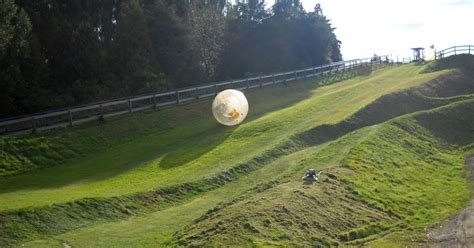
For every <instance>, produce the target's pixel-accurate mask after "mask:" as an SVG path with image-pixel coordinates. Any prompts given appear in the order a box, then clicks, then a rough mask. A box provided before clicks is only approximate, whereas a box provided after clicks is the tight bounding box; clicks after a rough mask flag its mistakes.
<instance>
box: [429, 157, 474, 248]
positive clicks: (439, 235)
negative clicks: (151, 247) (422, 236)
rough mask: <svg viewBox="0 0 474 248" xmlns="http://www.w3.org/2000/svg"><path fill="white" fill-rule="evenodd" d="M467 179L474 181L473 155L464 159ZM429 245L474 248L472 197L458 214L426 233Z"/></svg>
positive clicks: (473, 201) (473, 200) (473, 204)
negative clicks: (468, 203)
mask: <svg viewBox="0 0 474 248" xmlns="http://www.w3.org/2000/svg"><path fill="white" fill-rule="evenodd" d="M466 167H467V169H468V173H469V179H470V180H471V181H472V182H473V183H474V155H471V156H470V157H469V158H467V159H466ZM427 236H428V240H429V243H430V245H431V247H469V248H471V247H472V248H474V199H471V203H470V205H469V206H468V207H467V208H465V209H464V210H463V211H462V212H461V213H460V214H459V215H457V216H454V217H452V218H450V219H449V220H447V221H445V222H444V223H442V224H441V225H440V226H439V227H437V228H435V229H432V230H429V231H428V233H427Z"/></svg>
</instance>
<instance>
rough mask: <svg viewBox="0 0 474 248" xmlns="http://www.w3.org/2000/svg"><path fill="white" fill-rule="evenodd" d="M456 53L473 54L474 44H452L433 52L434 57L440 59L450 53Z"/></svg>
mask: <svg viewBox="0 0 474 248" xmlns="http://www.w3.org/2000/svg"><path fill="white" fill-rule="evenodd" d="M458 54H474V46H471V45H465V46H453V47H450V48H446V49H443V50H441V51H438V52H435V59H436V60H438V59H442V58H445V57H449V56H451V55H458Z"/></svg>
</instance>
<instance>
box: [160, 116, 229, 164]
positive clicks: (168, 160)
mask: <svg viewBox="0 0 474 248" xmlns="http://www.w3.org/2000/svg"><path fill="white" fill-rule="evenodd" d="M235 129H236V127H235V126H233V127H224V126H222V125H219V126H218V127H216V128H214V129H213V130H210V131H207V132H204V133H202V134H199V135H197V136H194V137H192V138H190V139H188V140H186V141H185V143H186V144H185V145H182V146H179V147H176V148H175V149H173V150H171V151H170V152H169V153H167V154H166V155H165V156H164V158H163V159H162V160H161V161H160V167H161V168H163V169H170V168H174V167H177V166H181V165H185V164H187V163H189V162H191V161H193V160H195V159H198V158H199V157H201V156H203V155H205V154H206V153H208V152H210V151H212V150H213V149H214V148H216V147H217V146H219V145H220V144H222V143H223V142H224V141H225V140H226V139H227V137H229V135H231V134H232V132H233V131H234V130H235Z"/></svg>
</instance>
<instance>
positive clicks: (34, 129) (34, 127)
mask: <svg viewBox="0 0 474 248" xmlns="http://www.w3.org/2000/svg"><path fill="white" fill-rule="evenodd" d="M31 124H32V126H33V133H36V131H37V128H36V119H35V117H34V116H33V117H31Z"/></svg>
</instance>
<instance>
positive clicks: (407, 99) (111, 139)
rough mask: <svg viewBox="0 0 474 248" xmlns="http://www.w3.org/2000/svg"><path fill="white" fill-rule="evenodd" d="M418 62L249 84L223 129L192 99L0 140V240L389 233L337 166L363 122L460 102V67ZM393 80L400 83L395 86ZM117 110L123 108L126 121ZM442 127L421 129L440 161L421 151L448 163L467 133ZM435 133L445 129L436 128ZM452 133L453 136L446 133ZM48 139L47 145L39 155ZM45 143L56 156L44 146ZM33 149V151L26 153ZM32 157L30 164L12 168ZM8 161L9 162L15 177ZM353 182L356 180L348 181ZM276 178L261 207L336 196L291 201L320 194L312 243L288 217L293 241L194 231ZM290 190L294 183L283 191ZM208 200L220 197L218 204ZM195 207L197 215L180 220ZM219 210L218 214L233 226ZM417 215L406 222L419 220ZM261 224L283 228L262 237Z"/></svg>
mask: <svg viewBox="0 0 474 248" xmlns="http://www.w3.org/2000/svg"><path fill="white" fill-rule="evenodd" d="M423 69H424V67H420V66H415V65H407V66H401V67H393V68H385V69H381V70H378V71H376V72H374V73H373V74H372V75H370V76H363V77H357V78H354V79H349V80H345V81H342V82H340V83H337V84H333V85H329V86H324V87H319V85H318V81H314V80H309V81H306V82H301V83H295V84H290V85H282V86H277V87H272V88H267V89H262V90H259V91H253V92H249V93H248V94H247V96H248V98H249V102H250V106H251V113H252V115H251V116H249V119H248V120H246V122H245V123H244V124H243V125H240V126H238V127H235V128H224V127H221V126H218V125H217V124H216V123H215V121H214V120H212V117H211V116H212V115H211V114H210V112H209V109H208V107H209V105H210V102H209V101H202V102H199V103H195V104H190V105H185V106H179V107H175V108H170V109H167V110H164V111H161V112H151V111H150V112H146V113H141V114H136V115H133V116H128V117H124V118H118V119H113V120H109V121H107V122H105V123H102V124H100V125H87V126H80V127H75V128H73V129H67V130H59V131H55V132H51V133H45V134H39V135H33V136H27V137H11V138H2V140H1V143H0V144H1V145H2V157H0V158H1V159H2V160H0V161H2V163H3V164H4V165H5V164H9V163H10V162H11V161H12V162H14V163H17V166H16V167H15V166H13V167H12V169H10V170H8V171H9V172H11V173H9V172H8V171H7V172H6V173H5V174H11V175H10V176H3V177H0V244H3V245H7V244H12V243H15V242H18V241H22V240H30V239H38V240H35V241H32V242H31V243H27V244H25V245H26V246H32V247H38V246H41V245H45V246H46V247H51V246H55V245H57V246H63V245H62V242H66V243H67V244H70V245H72V246H74V247H76V246H78V247H91V246H102V247H104V246H111V247H117V246H140V247H143V246H152V247H153V246H157V245H159V244H161V245H163V244H164V243H165V242H167V244H168V245H177V244H184V245H187V244H205V243H206V242H211V243H212V242H216V244H217V243H221V242H223V243H226V242H230V241H234V242H235V241H239V242H240V243H242V244H246V243H254V244H273V243H275V244H296V243H295V242H296V241H297V242H300V241H301V242H313V241H314V242H320V243H323V244H336V243H350V242H362V241H363V240H364V238H367V237H369V238H370V237H372V236H377V237H378V236H379V235H381V233H385V232H392V231H394V230H398V229H396V228H400V230H405V229H406V228H405V227H406V226H407V225H408V224H406V223H407V222H408V221H406V220H405V219H404V218H405V217H404V216H402V215H401V214H399V213H397V212H396V211H395V210H397V209H395V208H393V209H392V210H390V211H392V212H390V211H389V210H388V209H387V208H383V207H381V205H380V203H377V202H379V201H384V199H382V200H380V199H377V198H374V197H373V196H371V195H369V194H366V195H364V194H362V193H363V192H362V190H357V187H358V184H357V181H356V180H354V179H350V178H349V177H348V176H349V175H352V174H355V172H356V169H354V168H351V167H350V165H349V163H347V164H344V166H341V165H343V161H349V160H348V159H347V158H348V157H350V154H352V153H354V151H356V150H357V149H356V148H357V147H359V146H360V144H365V143H364V142H370V140H371V139H373V137H375V136H377V135H378V134H379V133H380V132H382V131H383V130H385V127H386V126H387V125H388V124H381V125H375V124H380V123H382V122H385V121H388V120H390V119H391V118H395V117H397V116H401V115H404V114H409V113H414V112H417V111H420V110H428V109H434V108H438V107H439V106H444V105H449V104H451V103H461V102H462V103H466V102H467V103H471V102H469V101H471V100H470V99H472V95H470V94H472V93H474V87H473V84H472V80H471V79H470V78H469V77H468V76H466V75H464V74H462V73H460V72H456V71H439V72H433V73H424V74H421V73H420V72H421V71H422V70H423ZM319 83H320V81H319ZM407 88H410V89H408V90H405V89H407ZM283 99H284V100H283ZM449 106H454V105H449ZM456 106H457V105H456ZM456 109H458V108H456ZM463 111H464V110H463ZM461 112H462V111H461ZM410 118H411V117H410ZM453 118H455V117H453ZM466 118H467V117H466ZM124 119H127V121H126V123H127V124H126V125H125V124H123V123H124ZM446 120H449V119H448V118H446ZM420 122H421V121H420ZM407 123H408V122H407ZM451 124H452V123H451V122H450V123H444V124H439V125H438V126H436V125H433V126H432V130H431V131H432V132H433V133H434V132H435V131H436V130H440V132H438V134H436V135H434V134H433V135H431V133H430V135H431V136H429V135H428V136H427V137H426V139H428V138H430V139H431V138H432V139H434V140H435V141H436V142H438V143H439V144H442V145H440V147H442V148H443V149H441V148H439V151H441V152H442V153H443V154H444V153H446V154H448V155H449V154H451V152H452V153H453V154H454V155H453V154H451V155H452V156H451V155H449V156H448V155H446V160H445V161H444V160H441V159H443V158H445V157H442V158H438V157H436V158H435V159H434V160H435V161H438V160H439V161H438V162H439V164H443V163H444V162H446V163H448V162H449V163H452V164H455V165H457V162H458V161H457V160H456V159H457V158H459V157H458V155H459V154H460V153H462V152H461V150H462V149H464V150H462V151H464V152H466V151H467V150H469V149H471V148H472V146H470V145H469V144H468V143H469V142H470V138H466V141H465V142H464V143H463V142H462V141H461V140H462V138H463V137H466V136H465V135H463V133H464V132H465V131H466V130H465V129H460V128H459V130H458V131H459V133H457V134H456V130H453V131H452V134H453V135H451V134H449V135H448V134H447V133H446V132H444V131H443V130H444V129H445V128H444V125H451ZM372 125H375V126H372ZM390 125H392V124H390ZM368 126H370V127H368ZM364 127H365V128H364ZM417 128H418V127H417ZM422 128H426V127H425V126H423V125H421V127H420V130H423V129H422ZM380 130H382V131H380ZM431 131H430V132H431ZM442 134H446V135H445V137H444V138H443V136H442ZM456 135H457V136H456ZM91 136H92V137H95V138H90V137H91ZM454 136H455V137H457V138H452V140H449V137H454ZM441 138H443V139H444V140H441ZM71 140H75V141H76V142H74V141H71ZM68 142H69V143H68ZM456 142H458V143H456ZM70 143H71V144H70ZM41 144H46V145H44V146H42V145H41ZM453 144H457V145H453ZM387 145H388V144H387ZM395 146H397V147H398V146H399V144H396V145H395ZM444 146H447V147H450V148H444ZM451 146H453V147H455V148H451ZM459 147H464V148H459ZM470 147H471V148H470ZM3 148H4V149H3ZM41 149H44V150H41ZM49 150H54V151H55V152H53V153H50V154H48V153H44V152H43V151H49ZM63 151H64V153H63ZM68 152H69V153H68ZM55 153H56V154H57V155H51V154H55ZM44 154H46V155H44ZM65 154H66V155H65ZM67 154H71V156H70V157H69V156H68V155H67ZM361 154H362V152H361ZM406 154H409V152H406ZM43 155H44V156H43ZM401 155H402V156H403V155H405V153H403V154H401ZM37 156H39V157H40V159H39V160H35V159H37V158H36V157H37ZM54 156H58V157H57V158H55V157H54ZM41 157H42V158H41ZM437 159H438V160H437ZM27 160H29V162H25V164H26V167H25V169H24V170H22V169H19V170H16V169H15V168H20V167H21V166H22V165H23V163H22V162H21V161H27ZM49 160H51V161H52V163H51V164H50V163H49V162H48V161H49ZM38 161H39V162H38ZM57 161H60V162H57ZM414 161H415V160H414ZM416 161H417V162H418V160H416ZM344 163H345V162H344ZM30 165H31V166H30ZM308 166H309V167H317V168H327V169H326V170H327V172H328V175H330V176H329V177H328V178H326V180H327V181H326V182H329V184H324V185H322V186H321V187H312V186H308V185H303V186H302V185H301V183H300V181H299V178H300V176H301V173H302V171H303V170H304V168H305V167H308ZM34 168H41V169H36V170H33V171H31V172H26V171H28V170H30V169H34ZM15 171H16V172H15ZM18 172H23V173H22V174H17V175H15V173H18ZM445 172H446V171H445ZM365 176H369V174H365ZM364 183H365V182H362V183H361V185H362V186H360V187H362V189H364V188H363V187H364V186H365V184H364ZM454 183H458V184H453V187H454V186H456V187H458V189H461V190H460V191H459V194H457V195H456V194H454V195H453V199H454V201H453V204H454V205H453V206H450V208H449V210H448V211H447V212H450V211H451V212H452V211H454V209H456V208H457V207H459V206H460V205H459V204H458V203H459V202H461V201H462V199H461V197H462V196H465V193H466V191H462V183H461V184H459V181H456V182H454ZM293 184H295V185H296V186H295V185H293ZM283 185H290V186H289V187H287V189H288V190H289V191H278V190H277V191H275V193H274V194H273V196H274V198H275V200H274V201H268V204H267V205H265V204H263V205H262V206H264V207H265V208H266V207H268V208H273V207H274V206H273V205H274V204H276V205H278V204H279V206H280V205H281V204H282V202H283V203H285V202H291V203H294V204H293V205H294V206H289V205H288V206H286V205H285V204H283V205H285V206H284V207H285V208H287V210H288V209H290V207H291V208H297V205H298V201H297V200H298V199H300V198H301V199H303V198H305V199H306V198H308V199H309V198H311V197H308V195H313V194H314V193H321V194H323V195H325V196H327V197H331V196H334V198H335V199H337V202H338V203H339V205H337V207H335V205H331V204H330V203H331V201H332V200H333V199H330V200H328V199H329V198H328V199H326V200H324V199H319V198H318V197H316V198H317V199H316V200H314V199H313V198H311V199H310V200H309V201H307V202H305V203H302V206H303V205H305V204H306V205H305V206H306V208H311V207H312V206H313V208H314V206H315V205H314V204H315V201H316V202H318V201H319V200H321V201H326V203H325V204H326V205H327V206H326V210H328V211H332V212H331V213H332V214H330V215H329V214H324V215H323V216H320V217H319V219H320V220H321V221H324V220H325V218H326V219H327V218H329V219H331V218H336V219H331V221H332V222H334V223H335V224H334V225H333V226H332V227H325V228H327V230H328V231H327V232H328V233H334V235H333V236H331V237H326V236H325V235H319V234H324V232H323V233H321V232H318V231H317V230H316V229H314V226H312V225H310V226H309V227H308V230H307V232H308V233H319V234H318V235H316V236H314V235H313V236H314V237H313V238H312V239H311V240H312V241H308V240H306V239H305V238H304V237H303V236H304V235H302V233H298V232H300V231H301V230H300V229H298V228H299V227H295V228H292V230H294V235H295V237H298V238H294V239H292V238H291V237H292V236H291V234H290V232H288V233H286V235H287V236H289V237H290V238H285V237H283V236H285V233H284V232H283V231H282V232H279V231H278V230H277V229H278V228H277V229H275V230H273V229H271V228H268V233H267V234H265V235H263V236H259V235H258V234H256V233H254V232H251V235H250V234H249V235H247V233H248V232H247V231H245V232H242V235H235V237H227V236H228V235H229V233H230V232H229V233H227V232H221V231H222V230H221V229H220V228H217V231H216V230H214V229H213V230H211V231H212V232H213V233H215V234H216V235H213V236H212V237H215V239H209V237H208V235H204V234H205V233H206V232H205V231H204V230H206V228H207V227H208V226H212V225H214V224H212V222H209V223H211V224H208V220H209V219H210V216H211V214H212V213H227V210H228V209H232V208H233V206H234V205H238V204H240V203H242V202H245V201H247V200H248V199H249V197H250V196H252V197H253V196H254V195H258V194H265V193H266V192H270V191H272V190H274V189H278V188H280V187H283ZM291 185H293V186H291ZM436 186H437V185H436ZM285 187H286V186H285ZM294 187H303V188H302V189H301V192H296V191H295V190H293V189H294ZM283 188H284V187H283ZM291 190H293V191H291ZM298 190H299V189H298ZM313 190H317V191H318V192H312V191H313ZM355 192H357V193H355ZM280 193H281V195H279V194H280ZM305 194H306V195H305ZM266 197H267V196H265V197H264V199H265V201H263V202H266V199H267V198H266ZM294 197H297V198H298V197H299V198H298V199H296V198H294ZM370 197H372V198H370ZM259 199H260V200H259ZM278 199H280V202H279V201H278ZM260 201H262V200H261V198H255V200H254V201H253V203H254V204H256V203H259V202H260ZM222 202H231V204H224V205H221V204H220V203H222ZM376 203H377V204H379V205H377V204H376ZM344 204H345V205H344ZM456 204H458V205H456ZM244 205H245V204H244ZM382 205H383V204H382ZM461 205H462V204H461ZM216 206H220V207H217V208H216ZM247 206H251V205H247ZM339 206H341V207H339ZM210 209H211V211H210V212H208V211H209V210H210ZM323 209H324V208H323ZM246 210H248V211H247V212H248V213H249V214H251V215H252V216H254V215H255V216H265V213H260V212H259V213H252V211H251V210H252V209H251V208H250V207H248V209H246ZM277 210H278V209H277ZM346 210H347V211H346ZM275 211H276V210H275ZM278 211H279V210H278ZM278 211H277V212H278ZM283 211H286V210H283ZM206 212H208V213H207V214H206ZM241 212H242V213H247V212H246V211H241ZM291 212H293V211H290V213H291ZM341 212H350V213H353V214H352V215H350V216H352V217H353V219H349V220H350V221H348V220H347V219H344V218H343V216H344V215H341V216H339V217H338V215H339V214H341ZM236 213H237V212H236V211H230V210H229V212H228V214H227V216H230V217H232V218H231V220H232V221H234V220H235V221H236V222H235V224H236V228H237V229H234V231H241V230H240V229H239V227H240V226H241V225H240V224H242V225H244V226H243V227H242V228H243V230H254V229H256V230H260V229H259V228H258V226H257V227H256V226H255V225H257V224H255V223H241V222H239V221H237V220H241V219H243V218H244V217H245V216H238V215H236ZM302 213H303V212H302ZM302 213H301V214H297V215H295V220H292V219H291V218H288V220H289V221H290V222H294V223H296V224H298V225H299V224H301V223H303V222H301V221H298V220H296V219H304V218H306V217H305V216H306V214H302ZM305 213H307V214H309V212H305ZM281 216H282V217H283V216H285V213H281ZM290 216H291V214H290ZM355 216H357V217H355ZM267 217H268V216H267ZM346 217H347V216H346ZM197 218H199V219H198V221H195V222H194V224H192V225H190V224H191V223H193V220H195V219H197ZM268 218H270V217H268ZM272 218H273V217H271V218H270V219H269V220H268V221H270V223H267V222H268V221H266V222H265V223H266V224H272V223H274V221H277V220H280V218H274V221H273V220H272ZM440 218H442V217H440ZM217 219H218V218H217ZM428 219H429V218H426V220H428ZM222 220H225V221H224V222H223V223H224V224H225V225H232V223H233V222H232V221H230V220H227V219H225V218H223V219H222ZM222 220H219V221H222ZM421 223H422V224H420V226H421V225H424V224H425V223H424V222H421ZM254 224H255V225H254ZM306 224H308V223H306ZM189 225H190V226H189ZM201 225H202V226H201ZM219 225H221V224H219ZM298 225H297V226H298ZM308 225H309V224H308ZM404 225H405V226H404ZM186 226H188V227H186ZM185 227H186V228H185ZM360 227H362V228H361V229H360V230H358V229H357V228H360ZM414 227H416V228H418V227H419V226H416V225H413V227H412V228H414ZM183 228H185V229H183ZM212 228H215V226H213V227H211V229H212ZM284 228H287V226H286V225H284V224H282V225H281V226H280V229H281V230H284ZM224 229H225V228H224ZM323 229H324V228H323ZM356 229H357V230H356ZM73 230H74V231H73ZM132 230H133V231H132ZM183 230H185V231H183ZM229 230H230V229H229ZM254 231H255V230H254ZM175 232H178V233H177V234H174V233H175ZM197 232H199V233H200V235H197V234H196V233H197ZM351 233H352V234H351ZM354 233H356V234H354ZM98 234H100V235H98ZM51 235H53V236H51ZM272 235H273V236H272ZM275 235H276V236H278V237H279V236H282V237H283V238H282V239H278V238H273V237H276V236H275ZM354 235H355V236H354ZM48 237H50V238H48ZM270 237H271V238H270ZM227 239H229V240H227ZM229 244H230V243H229ZM308 244H309V243H308Z"/></svg>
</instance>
